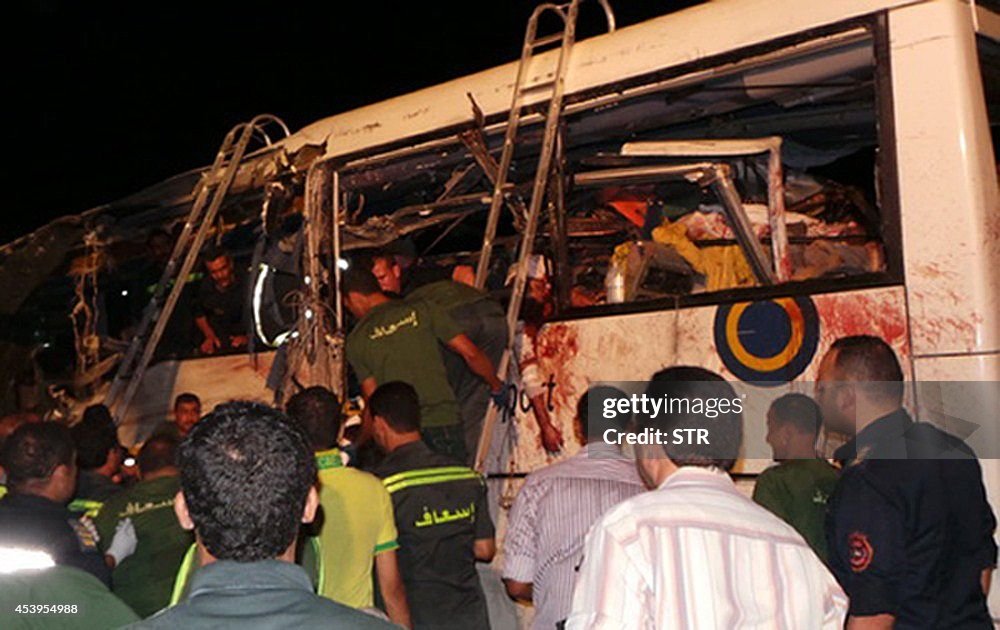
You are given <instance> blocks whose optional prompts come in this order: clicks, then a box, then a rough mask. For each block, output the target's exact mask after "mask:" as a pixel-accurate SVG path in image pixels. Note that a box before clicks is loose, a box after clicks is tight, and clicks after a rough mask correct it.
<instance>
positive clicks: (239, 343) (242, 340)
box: [229, 335, 250, 348]
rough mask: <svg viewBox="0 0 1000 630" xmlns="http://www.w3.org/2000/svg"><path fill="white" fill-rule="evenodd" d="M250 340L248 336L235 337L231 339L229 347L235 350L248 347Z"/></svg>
mask: <svg viewBox="0 0 1000 630" xmlns="http://www.w3.org/2000/svg"><path fill="white" fill-rule="evenodd" d="M249 341H250V340H249V339H248V338H247V336H246V335H233V336H232V337H230V338H229V345H230V347H233V348H242V347H243V346H245V345H247V343H248V342H249Z"/></svg>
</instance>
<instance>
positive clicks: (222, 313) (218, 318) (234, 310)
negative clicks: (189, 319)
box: [194, 249, 248, 354]
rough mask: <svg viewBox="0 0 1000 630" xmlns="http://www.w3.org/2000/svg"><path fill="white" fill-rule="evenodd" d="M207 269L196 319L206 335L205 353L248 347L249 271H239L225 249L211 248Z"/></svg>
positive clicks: (199, 327) (202, 346)
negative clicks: (246, 304)
mask: <svg viewBox="0 0 1000 630" xmlns="http://www.w3.org/2000/svg"><path fill="white" fill-rule="evenodd" d="M205 270H206V271H207V272H208V277H207V278H204V279H203V280H202V281H201V286H200V287H199V289H198V308H197V311H196V316H195V319H194V323H195V325H196V326H197V327H198V330H200V331H201V334H202V335H203V337H204V339H203V341H202V342H201V346H200V349H201V352H202V354H215V353H216V352H218V351H220V350H223V351H225V350H228V349H230V348H242V347H244V346H246V345H247V341H248V339H247V320H246V317H245V313H244V311H245V308H244V305H245V303H246V300H247V292H246V274H242V273H239V272H237V271H236V268H235V267H234V266H233V259H232V258H231V257H230V256H229V254H227V253H226V252H224V251H223V250H221V249H211V250H209V251H208V252H207V253H206V254H205Z"/></svg>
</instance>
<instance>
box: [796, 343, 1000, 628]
mask: <svg viewBox="0 0 1000 630" xmlns="http://www.w3.org/2000/svg"><path fill="white" fill-rule="evenodd" d="M903 394H904V384H903V371H902V369H901V367H900V365H899V361H898V360H897V359H896V355H895V353H894V352H893V350H892V348H891V347H889V345H888V344H887V343H886V342H885V341H883V340H881V339H879V338H877V337H872V336H868V335H858V336H853V337H844V338H842V339H838V340H837V341H836V342H835V343H834V344H833V345H832V346H831V348H830V350H829V352H827V354H826V355H825V356H824V357H823V360H822V363H821V364H820V372H819V380H818V382H817V384H816V399H817V402H819V404H820V407H821V408H822V410H823V418H824V421H825V422H826V424H827V427H828V428H830V429H832V430H835V431H838V432H841V433H844V434H846V435H849V436H851V440H850V441H849V442H847V443H846V444H844V445H843V446H842V447H841V448H839V449H838V450H837V452H836V453H835V455H834V456H835V458H836V459H837V460H839V461H841V462H842V463H843V465H844V470H843V472H842V474H841V478H840V481H839V482H838V483H837V487H836V489H835V490H834V493H833V497H831V499H830V504H829V512H828V516H827V523H826V537H827V547H828V551H829V561H830V568H831V570H832V571H833V572H834V574H835V575H836V576H837V579H838V580H839V581H840V583H841V585H842V586H843V588H844V590H845V591H846V592H847V595H848V596H849V597H850V611H849V615H850V618H849V621H848V627H849V628H890V627H896V628H957V627H962V628H989V627H992V625H991V621H990V615H989V611H988V610H987V608H986V592H988V590H989V581H990V577H991V573H992V570H993V567H994V566H996V558H997V549H996V544H995V543H994V542H993V530H994V529H995V528H996V519H995V518H994V516H993V511H992V510H991V509H990V506H989V504H988V503H987V501H986V491H985V489H984V488H983V482H982V473H981V471H980V468H979V462H978V460H977V459H976V455H975V453H973V452H972V450H971V449H970V448H969V447H968V446H966V445H965V443H963V442H962V441H961V440H959V439H958V438H956V437H955V436H952V435H949V434H948V433H945V432H944V431H941V430H940V429H938V428H936V427H934V426H933V425H931V424H928V423H926V422H914V421H913V420H912V419H911V418H910V415H909V414H908V413H907V412H906V410H905V409H904V408H903Z"/></svg>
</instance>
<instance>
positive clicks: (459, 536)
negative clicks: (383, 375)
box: [368, 381, 496, 630]
mask: <svg viewBox="0 0 1000 630" xmlns="http://www.w3.org/2000/svg"><path fill="white" fill-rule="evenodd" d="M368 413H370V414H371V416H372V420H373V433H374V438H375V442H376V444H378V446H379V448H381V449H382V450H383V451H385V452H386V454H387V455H386V457H385V459H384V460H383V461H382V463H381V464H380V465H379V467H378V468H376V469H375V471H374V472H375V475H376V476H378V477H380V478H381V479H382V483H384V484H385V487H386V490H388V492H389V495H390V496H391V497H392V504H393V510H394V512H395V517H396V529H397V530H398V532H399V546H400V548H399V568H400V571H401V572H402V574H403V582H404V583H405V585H406V594H407V598H408V599H409V602H410V614H411V616H412V619H413V627H414V628H416V629H420V628H435V629H437V628H456V629H458V628H461V629H463V630H464V629H466V628H489V617H488V615H487V610H486V599H485V596H484V595H483V590H482V587H481V586H480V583H479V575H478V573H477V571H476V561H480V562H489V561H490V560H492V559H493V555H494V553H495V552H496V547H495V543H494V541H493V533H494V532H493V522H492V521H491V520H490V514H489V509H488V506H487V503H486V486H485V484H484V483H483V480H482V478H481V477H480V476H479V475H478V474H476V473H475V472H474V471H473V470H471V469H469V468H466V467H465V466H461V465H459V463H458V462H455V461H453V460H451V459H449V458H447V457H445V456H443V455H438V454H436V453H434V452H433V451H431V450H430V448H428V447H427V445H426V444H424V442H423V441H422V440H421V438H420V403H419V400H418V399H417V393H416V391H415V390H414V389H413V387H411V386H410V385H408V384H407V383H401V382H399V381H394V382H389V383H384V384H382V385H380V386H379V387H378V389H376V390H375V392H374V393H373V394H372V395H371V397H370V398H369V399H368Z"/></svg>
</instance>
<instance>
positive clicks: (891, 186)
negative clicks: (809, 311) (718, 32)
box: [549, 11, 904, 322]
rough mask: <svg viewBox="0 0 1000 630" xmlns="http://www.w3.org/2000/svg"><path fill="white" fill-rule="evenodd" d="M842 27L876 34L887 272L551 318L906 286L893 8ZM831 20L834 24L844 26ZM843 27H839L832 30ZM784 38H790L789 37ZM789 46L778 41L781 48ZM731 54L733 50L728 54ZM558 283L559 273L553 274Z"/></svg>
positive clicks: (562, 312)
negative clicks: (889, 22) (890, 22)
mask: <svg viewBox="0 0 1000 630" xmlns="http://www.w3.org/2000/svg"><path fill="white" fill-rule="evenodd" d="M838 25H839V26H841V27H842V30H844V31H846V30H850V29H851V28H857V27H859V26H861V27H862V28H865V29H866V30H868V32H869V33H870V37H871V45H872V52H873V57H874V66H873V73H872V74H873V77H874V82H875V103H874V109H875V115H876V120H875V127H876V142H877V145H876V146H877V150H876V164H875V173H874V176H875V189H876V191H877V197H878V199H877V205H878V210H879V216H880V217H881V242H882V244H883V249H884V253H885V264H886V268H885V270H884V271H880V272H874V273H864V274H857V275H853V276H845V277H839V278H816V279H808V280H800V281H789V282H784V283H780V284H775V285H760V286H754V287H743V288H739V289H726V290H723V291H713V292H711V293H694V294H689V295H681V296H671V297H665V298H659V299H651V300H642V301H635V302H626V303H621V304H596V305H593V306H582V307H573V306H572V305H570V304H560V305H558V307H559V308H557V313H558V315H557V316H555V317H553V318H552V319H550V320H549V321H551V322H559V321H572V320H578V319H593V318H600V317H608V316H621V315H629V314H636V313H648V312H654V311H672V310H675V309H681V308H692V307H699V306H713V305H718V304H728V303H733V302H746V301H757V300H765V299H771V298H775V297H785V296H799V295H813V294H821V293H840V292H846V291H857V290H863V289H871V288H882V287H891V286H901V285H903V283H904V276H903V251H902V224H901V216H900V207H899V192H898V191H899V179H898V173H897V169H896V139H895V124H894V119H893V100H892V69H891V54H890V48H889V37H888V27H887V12H886V11H881V12H879V13H876V14H873V15H870V16H866V17H864V18H861V19H860V20H859V19H852V20H849V21H845V22H841V23H839V24H838ZM838 25H831V26H834V27H835V26H838ZM832 32H837V31H835V30H834V31H832ZM830 33H831V29H830V28H824V29H823V33H822V35H820V34H817V33H814V34H813V36H812V37H805V38H802V39H799V40H797V42H798V43H802V42H807V41H810V39H818V38H820V37H823V36H828V35H829V34H830ZM783 39H784V38H783ZM787 46H788V44H785V45H784V46H778V47H777V48H775V49H773V50H778V49H780V48H782V47H787ZM726 54H727V55H728V54H730V53H726ZM553 281H554V282H558V277H556V278H554V279H553ZM570 288H571V287H567V288H566V291H565V292H563V291H559V290H557V291H555V294H556V295H559V294H562V293H565V294H568V293H569V289H570Z"/></svg>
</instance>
